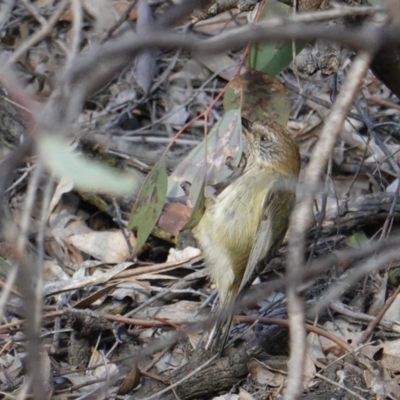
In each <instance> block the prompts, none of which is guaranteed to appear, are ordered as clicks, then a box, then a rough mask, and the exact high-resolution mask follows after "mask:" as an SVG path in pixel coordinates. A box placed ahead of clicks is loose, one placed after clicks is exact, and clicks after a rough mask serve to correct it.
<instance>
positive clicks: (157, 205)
mask: <svg viewBox="0 0 400 400" xmlns="http://www.w3.org/2000/svg"><path fill="white" fill-rule="evenodd" d="M167 187H168V176H167V170H166V168H165V164H164V159H161V160H160V161H159V162H158V163H157V164H155V165H154V167H153V168H152V170H151V171H150V172H149V174H148V175H147V177H146V179H145V181H144V182H143V185H142V187H141V189H140V192H139V195H138V197H137V200H136V203H135V204H134V206H133V208H132V212H131V216H130V218H129V223H128V229H130V230H133V231H135V232H136V237H137V242H136V246H135V250H134V251H135V253H137V252H138V251H139V250H140V249H141V248H142V247H143V245H144V244H145V243H146V240H147V238H148V237H149V235H150V233H151V231H152V230H153V228H154V227H155V226H156V224H157V221H158V219H159V217H160V215H161V212H162V209H163V206H164V202H165V197H166V195H167Z"/></svg>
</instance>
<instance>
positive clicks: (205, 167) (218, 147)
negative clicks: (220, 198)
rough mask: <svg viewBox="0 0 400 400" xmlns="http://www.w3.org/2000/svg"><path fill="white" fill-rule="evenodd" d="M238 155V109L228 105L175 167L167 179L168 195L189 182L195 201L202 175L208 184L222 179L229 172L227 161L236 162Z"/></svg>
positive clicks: (174, 194)
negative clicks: (202, 137)
mask: <svg viewBox="0 0 400 400" xmlns="http://www.w3.org/2000/svg"><path fill="white" fill-rule="evenodd" d="M241 156H242V135H241V118H240V112H239V110H232V109H231V110H230V111H228V112H226V113H225V114H224V116H223V117H222V118H221V120H220V121H218V122H217V124H216V125H215V126H214V127H213V128H212V130H211V131H210V133H209V134H208V135H207V139H205V140H203V141H202V142H201V143H200V144H198V145H197V146H196V147H195V148H194V149H192V151H191V152H190V153H189V154H188V155H187V156H186V157H185V158H184V159H183V160H182V161H181V162H180V163H179V165H178V166H177V167H176V168H175V170H174V172H173V173H172V174H171V175H170V177H169V179H168V197H174V198H176V197H182V196H184V195H185V193H184V191H183V190H182V187H181V186H182V184H183V183H189V184H190V190H189V192H190V200H191V201H192V203H193V204H194V203H196V200H197V195H198V193H199V191H200V188H201V186H202V184H203V182H204V177H206V184H208V185H214V184H216V183H219V182H222V181H223V180H225V179H227V178H228V177H229V176H230V175H231V174H232V171H231V170H230V169H229V167H228V166H227V161H228V160H229V161H230V163H231V165H233V166H238V165H239V162H240V159H241ZM193 193H195V194H194V195H193Z"/></svg>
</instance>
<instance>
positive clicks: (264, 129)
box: [193, 118, 301, 351]
mask: <svg viewBox="0 0 400 400" xmlns="http://www.w3.org/2000/svg"><path fill="white" fill-rule="evenodd" d="M242 126H243V129H242V132H243V133H244V134H245V136H246V138H247V150H246V153H245V156H246V165H245V166H244V169H243V172H242V174H241V175H240V176H239V177H237V178H236V179H235V180H234V181H233V182H232V183H231V184H230V185H229V186H227V187H226V188H224V189H223V190H222V191H221V192H220V193H218V194H217V195H216V196H215V197H213V198H211V199H207V200H208V203H207V206H206V210H205V213H204V215H203V216H202V218H201V220H200V222H199V224H198V225H197V227H196V228H195V229H194V232H193V233H194V236H195V238H196V239H197V241H198V243H199V245H200V248H201V249H202V252H203V255H204V259H205V261H206V265H207V268H208V270H209V274H210V277H211V280H212V281H213V282H215V284H216V286H217V289H218V295H219V301H220V307H221V311H222V313H221V318H220V319H219V321H218V322H217V324H216V326H215V327H214V329H213V332H212V333H211V334H210V338H211V337H212V336H214V337H215V339H216V341H217V340H218V339H219V336H220V334H221V332H222V329H223V327H224V326H225V327H226V330H225V334H224V339H223V341H222V346H220V351H222V350H223V349H224V347H225V345H226V340H227V338H228V337H229V331H230V327H231V322H232V305H233V303H234V302H235V300H236V299H237V297H238V295H240V294H241V292H242V291H243V289H245V288H246V287H247V286H248V285H250V284H251V283H252V281H253V280H254V279H255V277H256V275H257V270H256V267H257V264H258V263H259V262H260V261H265V262H267V261H269V260H270V259H271V258H272V256H273V255H274V253H275V252H276V251H277V250H278V248H279V247H280V245H281V243H282V240H283V238H284V236H285V234H286V231H287V228H288V225H289V217H290V213H291V211H292V208H293V206H294V203H295V199H296V194H295V186H296V182H297V178H298V175H299V171H300V163H301V162H300V154H299V149H298V146H297V144H296V142H295V141H294V139H293V137H292V136H291V134H290V133H289V132H288V131H287V130H286V129H285V128H283V127H282V126H280V125H279V124H277V123H276V122H273V121H267V122H266V121H263V123H258V122H253V123H251V122H250V121H248V120H246V119H244V118H243V119H242ZM224 310H225V312H223V311H224ZM223 315H225V317H223ZM209 343H210V340H209V342H208V344H207V346H208V345H209ZM215 343H216V342H214V344H215Z"/></svg>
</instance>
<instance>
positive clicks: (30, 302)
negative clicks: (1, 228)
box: [17, 161, 46, 399]
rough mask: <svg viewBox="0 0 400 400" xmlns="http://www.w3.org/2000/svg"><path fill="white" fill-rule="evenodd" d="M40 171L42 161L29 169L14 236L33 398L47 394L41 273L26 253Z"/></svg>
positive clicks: (44, 396)
mask: <svg viewBox="0 0 400 400" xmlns="http://www.w3.org/2000/svg"><path fill="white" fill-rule="evenodd" d="M42 172H43V164H42V163H41V162H40V161H39V162H38V164H37V165H36V168H35V170H34V172H33V173H32V176H31V180H30V182H29V186H28V192H27V195H26V198H25V206H24V212H23V214H22V222H21V229H20V232H19V236H18V240H17V256H18V261H17V264H19V288H20V290H21V292H22V293H23V294H24V299H23V300H24V301H23V305H24V313H25V317H26V320H27V324H26V326H25V330H26V336H27V345H26V349H27V352H28V364H29V376H30V377H31V379H32V390H33V396H34V398H35V399H44V398H46V390H45V388H44V387H43V382H44V380H43V376H42V371H43V369H42V368H40V360H41V357H40V338H39V334H40V321H41V301H39V302H38V293H37V290H36V287H35V286H36V285H35V284H34V283H37V284H38V286H39V287H40V286H41V283H40V281H41V279H40V276H38V275H41V274H39V273H38V271H37V267H38V265H37V263H35V262H31V260H29V257H28V256H27V254H26V245H27V238H28V233H29V226H30V217H31V215H32V209H33V206H34V201H35V198H36V191H37V189H38V187H39V181H40V177H41V175H42Z"/></svg>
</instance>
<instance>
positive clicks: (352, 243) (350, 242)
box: [346, 231, 369, 249]
mask: <svg viewBox="0 0 400 400" xmlns="http://www.w3.org/2000/svg"><path fill="white" fill-rule="evenodd" d="M368 243H369V239H368V237H367V235H366V234H365V233H364V232H363V231H358V232H355V233H353V234H352V235H351V236H348V237H347V239H346V244H347V246H349V247H353V248H354V249H362V248H363V247H365V246H367V245H368Z"/></svg>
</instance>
